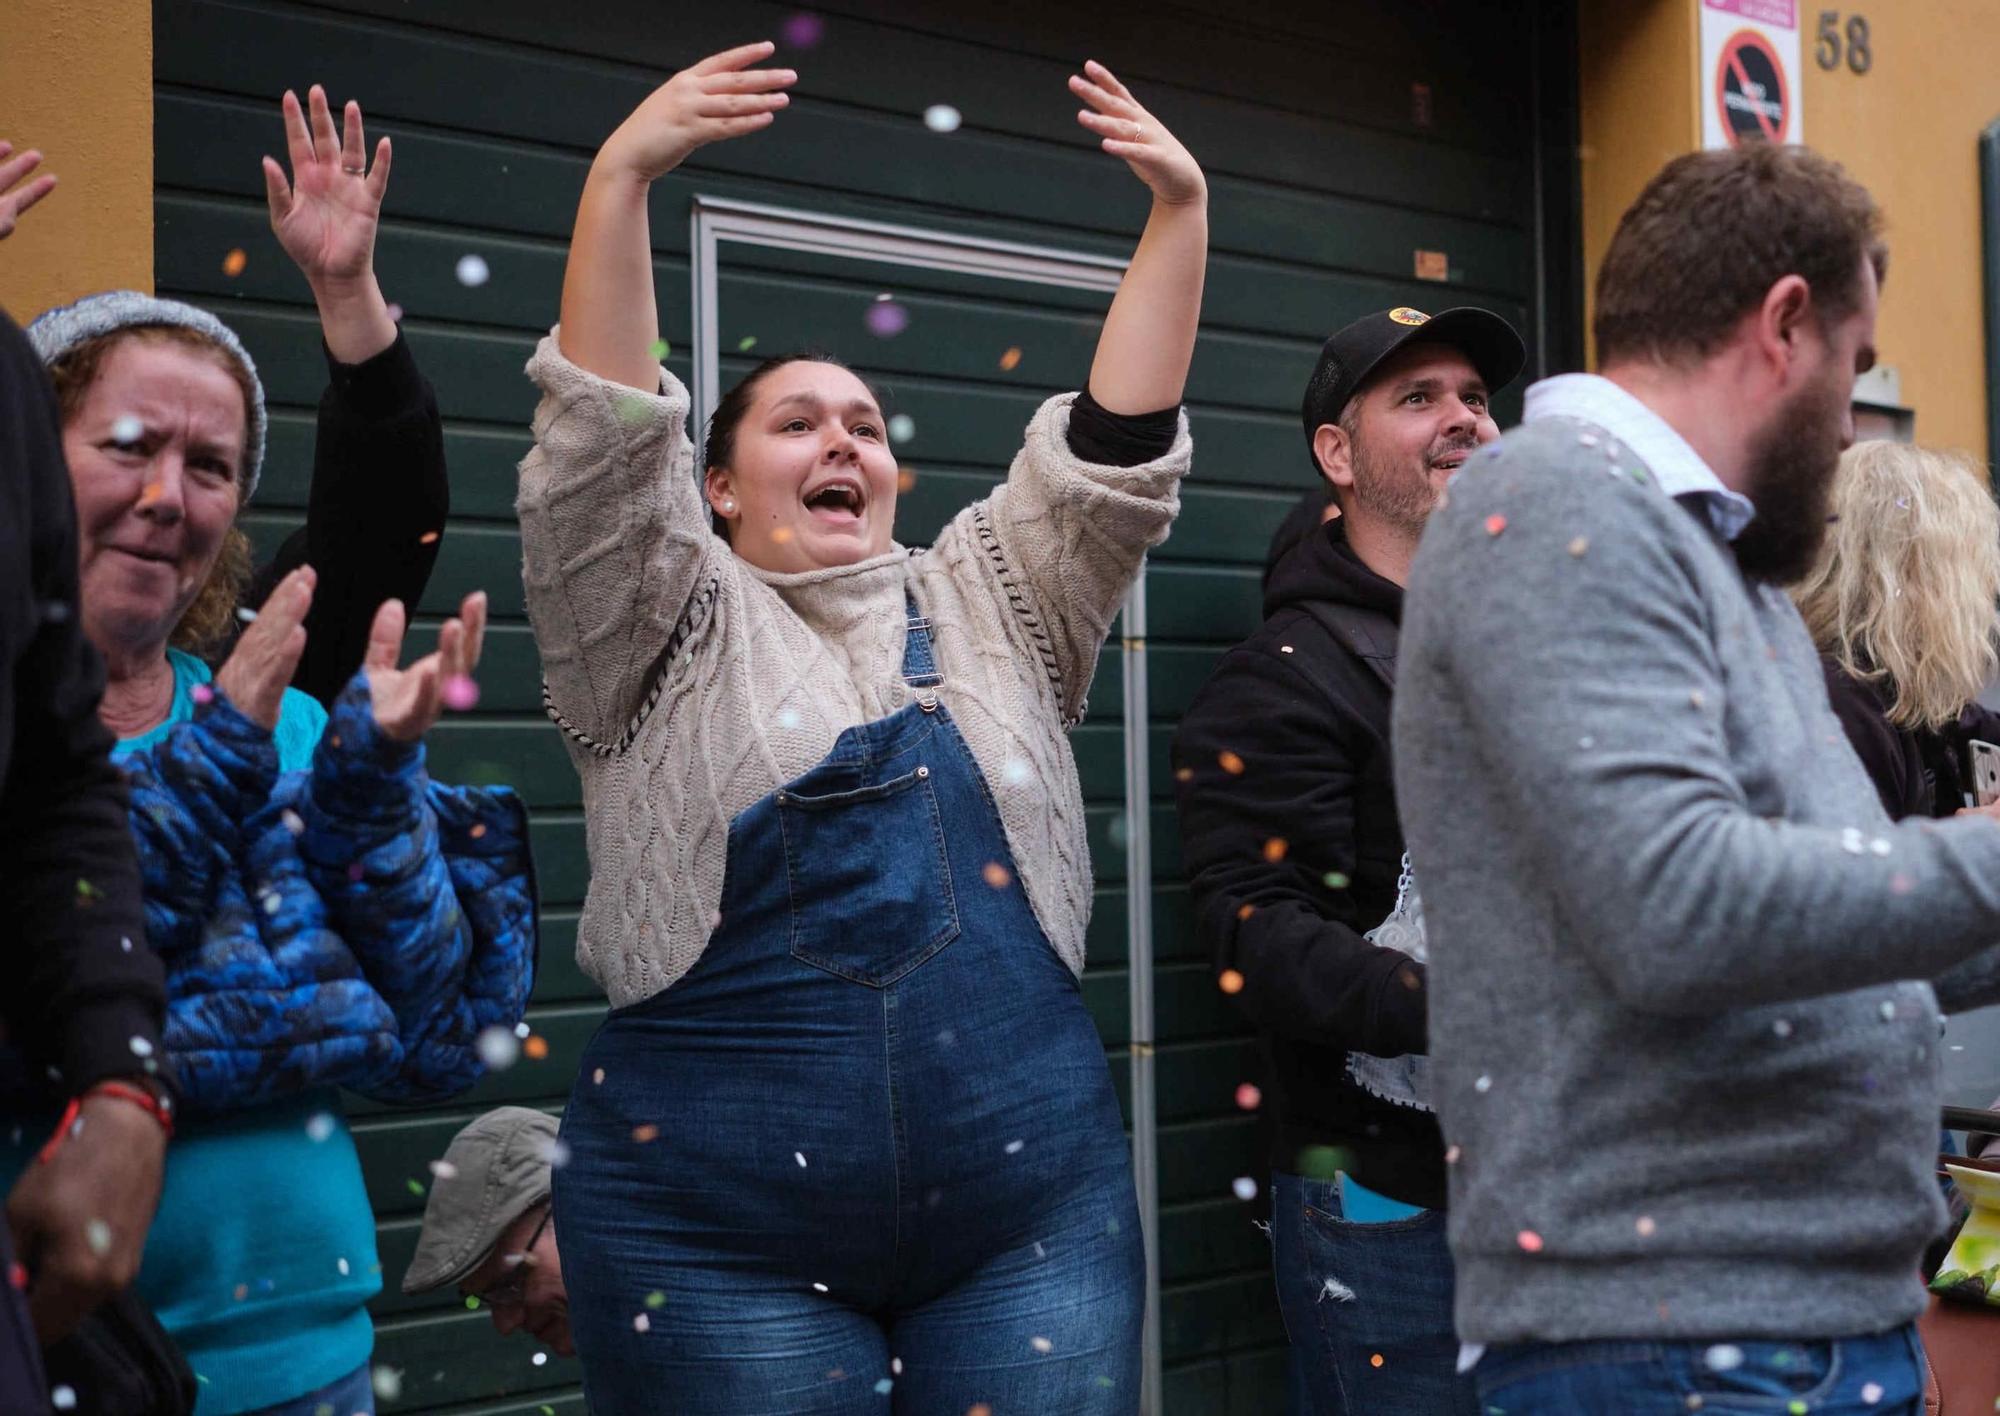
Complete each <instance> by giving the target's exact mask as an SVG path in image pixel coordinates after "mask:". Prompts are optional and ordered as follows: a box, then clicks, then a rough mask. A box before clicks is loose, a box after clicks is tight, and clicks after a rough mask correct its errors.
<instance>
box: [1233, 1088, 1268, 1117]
mask: <svg viewBox="0 0 2000 1416" xmlns="http://www.w3.org/2000/svg"><path fill="white" fill-rule="evenodd" d="M1263 1104H1264V1093H1263V1092H1261V1091H1259V1090H1258V1089H1257V1086H1256V1084H1255V1083H1254V1082H1245V1083H1244V1084H1243V1085H1242V1086H1240V1087H1238V1088H1237V1089H1236V1105H1237V1109H1239V1110H1242V1111H1255V1110H1256V1109H1257V1108H1258V1107H1260V1106H1262V1105H1263Z"/></svg>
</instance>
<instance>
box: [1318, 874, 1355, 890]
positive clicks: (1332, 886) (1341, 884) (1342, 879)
mask: <svg viewBox="0 0 2000 1416" xmlns="http://www.w3.org/2000/svg"><path fill="white" fill-rule="evenodd" d="M1320 883H1321V884H1323V885H1325V886H1326V888H1327V889H1329V890H1345V889H1346V888H1347V887H1348V885H1349V883H1350V882H1349V880H1348V878H1347V877H1346V876H1345V875H1343V874H1342V873H1341V872H1340V871H1338V870H1329V871H1328V872H1327V873H1326V874H1324V875H1322V876H1320Z"/></svg>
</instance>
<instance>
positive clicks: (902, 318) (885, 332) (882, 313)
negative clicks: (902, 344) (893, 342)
mask: <svg viewBox="0 0 2000 1416" xmlns="http://www.w3.org/2000/svg"><path fill="white" fill-rule="evenodd" d="M862 323H864V324H866V325H867V326H868V332H869V333H870V334H872V335H874V336H875V337H876V338H877V339H894V338H895V337H896V336H897V335H899V334H901V333H902V332H903V331H904V330H905V329H908V328H909V325H910V312H909V311H908V310H906V309H904V308H903V307H902V306H901V305H898V304H897V303H896V302H895V301H894V300H877V301H876V302H875V303H874V304H872V305H870V306H869V307H868V313H867V314H866V315H864V316H862Z"/></svg>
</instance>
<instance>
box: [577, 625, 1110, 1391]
mask: <svg viewBox="0 0 2000 1416" xmlns="http://www.w3.org/2000/svg"><path fill="white" fill-rule="evenodd" d="M928 644H929V642H928V639H927V638H926V637H925V629H924V626H922V625H921V624H918V625H915V626H913V627H912V629H911V631H910V633H909V635H908V638H907V640H906V649H905V656H906V657H905V675H906V677H907V678H908V679H909V681H910V682H911V683H912V684H913V685H924V684H925V682H926V680H927V679H930V680H931V681H932V682H934V679H931V676H930V675H929V673H928V668H929V664H928ZM579 1071H580V1076H579V1079H578V1081H577V1083H576V1086H575V1088H574V1090H573V1091H572V1093H571V1096H570V1102H569V1107H568V1109H567V1111H566V1112H565V1114H564V1117H563V1126H562V1139H563V1141H564V1143H565V1144H566V1145H567V1146H568V1147H569V1150H570V1159H569V1162H568V1164H566V1165H565V1166H563V1167H561V1168H560V1169H558V1170H557V1171H556V1174H555V1229H556V1233H557V1234H559V1235H560V1236H561V1241H562V1257H563V1275H564V1278H565V1280H566V1281H567V1285H568V1289H569V1304H570V1330H571V1333H572V1335H573V1336H574V1338H575V1340H576V1348H577V1354H578V1356H579V1357H580V1358H581V1359H582V1361H583V1371H584V1390H585V1394H586V1396H587V1397H588V1399H589V1402H590V1409H591V1411H592V1412H593V1413H595V1416H641V1413H646V1416H650V1413H655V1412H665V1411H673V1412H689V1413H695V1412H699V1413H701V1416H751V1414H752V1413H774V1416H775V1413H786V1416H791V1413H808V1412H810V1413H841V1416H846V1413H863V1412H866V1413H871V1416H879V1414H880V1413H890V1412H907V1413H912V1416H918V1414H919V1413H920V1414H921V1416H931V1413H947V1416H962V1413H964V1412H967V1411H969V1410H972V1409H974V1408H978V1407H984V1408H986V1409H989V1410H991V1411H992V1412H994V1413H995V1416H1009V1413H1024V1414H1025V1413H1030V1412H1032V1413H1035V1416H1129V1413H1131V1412H1133V1411H1136V1410H1137V1407H1138V1399H1139V1395H1138V1392H1139V1346H1140V1344H1139V1336H1140V1322H1141V1318H1142V1314H1143V1308H1144V1279H1145V1257H1144V1251H1143V1249H1142V1247H1141V1235H1140V1230H1139V1215H1138V1205H1137V1200H1136V1197H1135V1194H1134V1191H1133V1187H1132V1173H1131V1165H1130V1160H1129V1157H1128V1154H1127V1151H1126V1145H1125V1136H1124V1132H1123V1129H1122V1126H1121V1122H1120V1118H1119V1113H1118V1101H1117V1096H1116V1093H1115V1092H1114V1090H1113V1088H1112V1084H1111V1075H1110V1070H1109V1068H1108V1067H1107V1065H1106V1063H1105V1058H1104V1049H1103V1045H1102V1043H1101V1042H1100V1041H1099V1039H1098V1036H1097V1030H1096V1028H1095V1026H1094V1025H1093V1024H1092V1022H1091V1019H1090V1014H1089V1013H1088V1012H1087V1011H1086V1009H1085V1008H1084V1006H1083V997H1082V990H1081V989H1080V988H1079V987H1078V984H1077V980H1076V977H1075V975H1073V974H1072V973H1071V972H1070V971H1069V968H1068V967H1067V966H1066V965H1065V964H1064V963H1063V962H1062V960H1061V959H1060V958H1058V957H1057V955H1056V953H1055V950H1054V949H1053V948H1052V947H1051V946H1050V944H1049V942H1048V939H1047V938H1046V936H1045V935H1044V934H1043V932H1042V930H1041V927H1040V925H1039V924H1038V923H1037V921H1036V918H1035V915H1034V912H1033V910H1032V909H1031V907H1030V906H1029V904H1028V899H1027V895H1026V893H1025V892H1024V891H1023V889H1022V887H1021V882H1020V880H1019V878H1018V871H1017V870H1016V868H1015V864H1014V860H1013V856H1012V854H1011V853H1010V851H1009V850H1008V847H1007V842H1006V838H1005V835H1004V833H1003V832H1002V829H1001V826H1000V818H999V813H998V811H997V810H996V809H995V807H994V804H993V800H992V797H991V795H990V794H989V792H988V789H987V785H986V780H985V778H984V777H983V776H982V775H981V773H980V769H979V767H978V765H977V764H976V763H975V762H974V761H973V758H972V753H971V750H970V749H969V748H968V747H967V746H966V744H965V740H964V738H963V737H962V736H960V734H959V731H958V729H957V728H956V726H954V724H953V723H952V720H951V715H950V713H949V711H948V710H947V709H946V708H945V707H944V706H943V705H942V704H941V703H937V702H935V701H933V702H932V704H931V706H930V707H929V708H925V707H923V706H921V705H920V704H911V705H910V706H909V707H907V708H904V709H903V710H901V711H900V712H897V713H895V714H893V715H891V716H890V717H888V718H884V719H880V720H877V721H875V722H871V723H864V724H861V725H860V726H858V727H854V728H850V729H848V730H847V731H846V732H844V733H842V734H841V735H840V737H839V739H838V740H837V741H836V742H835V744H834V747H833V750H832V752H831V753H830V754H829V756H828V757H827V758H826V759H825V760H824V761H822V762H821V763H820V764H819V765H818V766H816V767H814V768H813V769H812V770H811V771H809V772H807V773H806V774H805V775H804V776H802V777H799V778H798V779H796V780H794V781H792V782H790V783H787V784H786V786H785V787H784V788H782V789H781V790H779V791H777V792H774V793H772V794H771V795H769V796H767V797H765V798H763V799H762V800H761V801H758V802H756V803H754V804H753V805H751V806H750V807H749V808H747V809H746V810H745V811H744V812H743V813H742V814H741V815H739V816H738V817H737V818H736V820H735V821H734V822H732V823H731V826H730V833H729V857H728V868H727V872H726V879H725V883H724V885H723V892H722V902H721V923H720V924H719V925H718V926H717V928H716V930H715V932H714V934H713V935H712V936H711V938H710V940H709V943H708V947H707V949H706V950H705V951H704V952H703V954H702V956H701V958H700V959H699V960H698V961H697V962H696V963H695V965H694V967H693V968H692V969H690V970H689V971H688V972H687V974H685V975H684V976H683V977H682V978H681V979H679V980H678V981H677V982H675V983H674V984H673V985H672V986H671V987H669V988H667V989H664V990H663V991H661V992H660V993H657V994H655V995H654V996H653V997H651V998H649V999H647V1000H645V1001H644V1002H642V1003H639V1004H636V1005H634V1006H632V1007H629V1008H622V1009H619V1010H617V1011H616V1012H613V1013H612V1014H611V1015H610V1016H609V1017H608V1018H607V1019H606V1020H605V1022H604V1024H603V1025H602V1026H601V1027H600V1028H599V1029H598V1032H597V1034H596V1036H595V1037H593V1038H592V1039H591V1042H590V1044H589V1045H588V1047H586V1048H585V1050H584V1053H583V1056H582V1058H581V1060H580V1063H579ZM600 1076H601V1077H602V1080H601V1081H599V1080H598V1078H599V1077H600ZM644 1128H654V1129H653V1130H651V1131H649V1130H647V1129H644Z"/></svg>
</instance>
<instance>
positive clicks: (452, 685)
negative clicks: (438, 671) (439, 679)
mask: <svg viewBox="0 0 2000 1416" xmlns="http://www.w3.org/2000/svg"><path fill="white" fill-rule="evenodd" d="M438 696H439V697H440V698H442V699H443V700H444V706H445V707H447V708H449V709H451V711H452V712H454V713H463V712H466V711H467V710H469V709H471V708H473V707H475V706H477V705H478V703H479V684H478V682H477V681H476V680H475V679H473V677H472V676H471V675H470V674H453V675H452V676H451V677H450V678H448V679H446V680H445V681H444V687H443V688H441V689H439V690H438Z"/></svg>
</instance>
